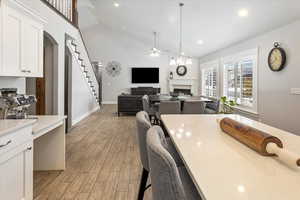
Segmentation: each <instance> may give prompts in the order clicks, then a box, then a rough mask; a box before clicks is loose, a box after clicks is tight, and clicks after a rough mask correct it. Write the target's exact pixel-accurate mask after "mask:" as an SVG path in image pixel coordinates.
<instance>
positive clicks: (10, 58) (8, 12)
mask: <svg viewBox="0 0 300 200" xmlns="http://www.w3.org/2000/svg"><path fill="white" fill-rule="evenodd" d="M2 20H3V21H2V22H3V40H2V41H3V47H2V60H3V61H2V72H1V73H2V74H1V75H3V76H22V75H24V74H25V73H24V72H23V73H22V69H21V46H22V45H21V41H22V38H21V33H22V17H21V15H20V14H19V13H18V12H17V11H15V10H14V9H11V8H9V7H4V8H3V18H2Z"/></svg>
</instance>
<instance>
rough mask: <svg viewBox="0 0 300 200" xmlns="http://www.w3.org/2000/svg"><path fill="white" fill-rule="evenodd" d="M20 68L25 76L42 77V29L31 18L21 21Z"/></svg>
mask: <svg viewBox="0 0 300 200" xmlns="http://www.w3.org/2000/svg"><path fill="white" fill-rule="evenodd" d="M22 46H23V48H22V69H25V70H26V73H27V74H26V76H30V77H43V29H42V26H41V25H40V24H39V23H36V22H35V21H33V20H31V19H26V20H24V21H23V27H22Z"/></svg>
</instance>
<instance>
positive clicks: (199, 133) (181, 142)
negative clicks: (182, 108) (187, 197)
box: [161, 115, 300, 200]
mask: <svg viewBox="0 0 300 200" xmlns="http://www.w3.org/2000/svg"><path fill="white" fill-rule="evenodd" d="M224 117H230V118H232V119H234V120H236V121H238V122H241V123H243V124H246V125H248V126H251V127H254V128H256V129H258V130H261V131H264V132H267V133H270V134H272V135H273V136H276V137H278V138H279V139H280V140H281V141H282V142H283V145H284V148H285V149H287V150H289V151H291V152H294V153H296V154H297V155H300V137H299V136H297V135H294V134H291V133H289V132H286V131H283V130H280V129H278V128H274V127H271V126H268V125H266V124H263V123H260V122H256V121H253V120H251V119H247V118H245V117H242V116H239V115H162V117H161V118H162V121H163V124H164V125H165V127H166V129H167V131H168V132H169V134H170V137H171V139H172V141H173V143H174V144H175V147H176V149H177V151H178V153H179V154H180V156H181V157H182V159H183V161H184V164H185V166H186V168H187V170H188V172H189V174H190V176H191V177H192V179H193V181H194V184H195V185H196V187H197V189H198V191H199V193H200V194H201V196H202V199H203V200H204V199H206V200H220V199H224V200H283V199H285V200H299V199H300V193H299V188H300V169H299V168H290V167H289V166H286V165H285V164H284V163H282V162H281V161H280V160H279V159H278V158H277V157H264V156H261V155H260V154H258V153H257V152H255V151H253V150H252V149H250V148H248V147H247V146H245V145H243V144H241V143H240V142H238V141H237V140H235V139H234V138H232V137H231V136H229V135H227V134H225V133H223V132H222V130H221V128H220V126H219V124H218V123H217V119H222V118H224Z"/></svg>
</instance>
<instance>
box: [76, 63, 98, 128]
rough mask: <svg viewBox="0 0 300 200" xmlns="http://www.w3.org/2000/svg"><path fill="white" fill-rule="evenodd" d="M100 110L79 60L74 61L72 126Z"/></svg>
mask: <svg viewBox="0 0 300 200" xmlns="http://www.w3.org/2000/svg"><path fill="white" fill-rule="evenodd" d="M98 109H99V104H97V102H96V101H95V97H93V95H92V93H91V92H90V88H89V86H88V83H87V82H86V80H85V77H84V74H83V72H82V71H81V69H80V66H79V64H78V62H77V60H76V59H75V58H74V57H73V59H72V125H75V124H76V123H78V122H79V121H81V120H82V119H83V118H85V117H87V116H88V115H89V114H91V113H92V112H94V111H96V110H98Z"/></svg>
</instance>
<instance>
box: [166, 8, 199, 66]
mask: <svg viewBox="0 0 300 200" xmlns="http://www.w3.org/2000/svg"><path fill="white" fill-rule="evenodd" d="M183 6H184V3H180V4H179V11H180V18H179V19H180V21H179V52H178V55H177V57H176V58H174V57H172V58H171V60H170V65H171V66H176V65H177V66H179V65H192V64H193V62H192V58H191V57H186V56H184V52H183V51H182V9H183Z"/></svg>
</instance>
